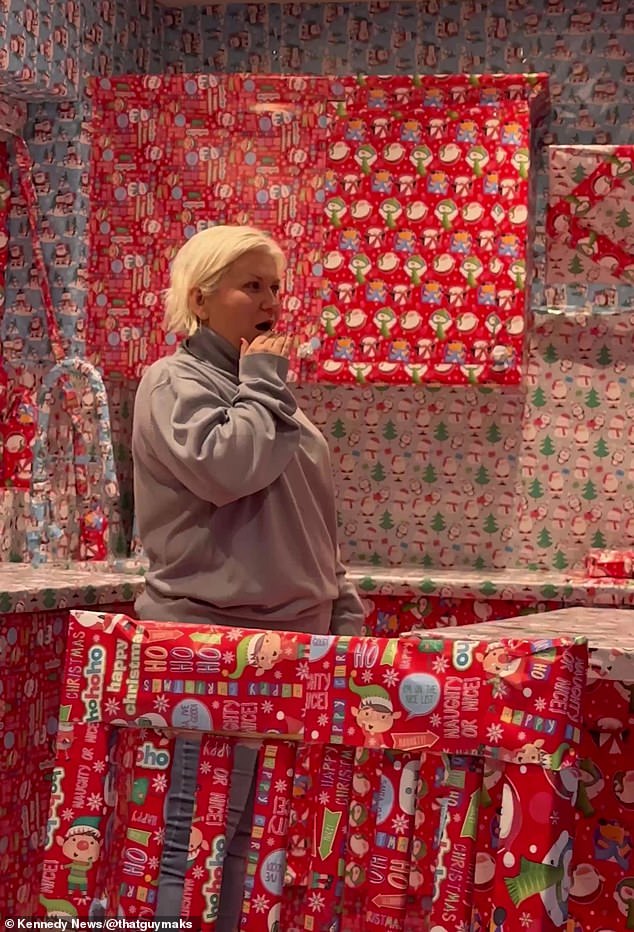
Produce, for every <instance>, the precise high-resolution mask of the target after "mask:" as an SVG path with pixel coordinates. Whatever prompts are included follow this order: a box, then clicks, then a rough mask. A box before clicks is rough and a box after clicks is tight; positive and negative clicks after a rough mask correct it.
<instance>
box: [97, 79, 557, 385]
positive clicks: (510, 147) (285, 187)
mask: <svg viewBox="0 0 634 932" xmlns="http://www.w3.org/2000/svg"><path fill="white" fill-rule="evenodd" d="M546 83H547V76H546V75H515V76H513V75H509V76H501V75H471V76H469V75H454V76H447V75H427V76H413V75H409V76H407V75H406V76H399V77H389V78H388V77H385V76H372V77H362V78H355V77H352V76H349V77H344V78H334V77H333V78H311V77H308V76H305V75H304V76H301V75H294V76H280V75H198V76H185V75H176V76H170V77H165V76H163V77H159V76H152V77H147V76H143V77H142V76H139V77H138V78H135V77H130V76H127V77H125V78H119V79H117V80H116V81H115V80H112V79H110V78H104V79H100V80H96V81H95V82H94V83H93V84H92V85H91V86H90V91H91V95H92V101H91V104H92V112H93V122H92V134H93V148H94V151H95V158H94V159H93V161H92V163H91V166H92V175H91V194H92V197H93V201H94V202H95V203H97V204H108V205H109V206H108V209H107V210H106V209H105V208H101V209H97V210H95V211H94V212H93V214H92V215H91V229H90V237H91V249H90V255H91V256H92V257H93V261H92V266H91V268H90V269H89V277H90V294H89V307H88V312H89V318H88V344H89V348H90V351H91V354H92V356H93V359H94V361H95V362H96V363H97V364H99V365H101V367H102V368H105V369H108V371H110V372H119V373H120V374H121V375H125V376H128V377H134V378H138V377H139V376H140V375H141V374H142V372H143V370H144V369H145V367H146V366H147V365H149V364H150V363H151V362H152V361H153V360H154V359H156V358H158V357H159V356H160V355H164V352H165V350H168V351H169V350H170V349H171V348H172V347H173V346H174V345H175V339H174V338H173V335H170V336H167V337H162V336H160V334H159V328H158V326H157V325H158V323H159V319H160V317H161V310H160V307H161V302H160V292H161V290H162V288H163V287H164V286H165V285H166V284H167V277H168V269H169V262H170V260H171V259H172V258H173V255H174V252H175V249H176V248H177V245H178V244H179V243H181V242H182V241H183V240H184V239H185V238H187V237H189V236H191V235H192V234H193V233H194V232H196V231H197V230H199V229H202V228H203V227H204V226H206V225H207V223H208V218H210V217H212V218H214V220H215V222H219V223H226V222H229V223H252V224H255V225H256V226H261V227H264V228H266V229H267V230H268V231H270V232H271V233H272V234H273V236H275V238H276V239H278V240H279V241H280V243H281V245H282V247H283V248H284V249H285V251H286V252H287V254H288V257H289V271H288V273H287V276H286V282H285V285H286V286H287V287H286V288H285V289H284V290H283V303H284V313H283V320H284V322H285V323H289V325H291V324H292V328H293V330H294V331H295V332H296V333H299V334H300V335H301V336H302V347H301V350H300V353H299V358H298V359H295V360H293V363H292V370H293V372H294V373H295V374H301V375H302V377H305V378H319V379H321V380H326V381H355V380H358V381H376V382H388V383H394V382H401V383H403V382H406V383H411V382H412V381H413V382H429V381H432V382H442V383H452V384H455V383H460V384H464V383H468V382H472V383H473V382H492V383H496V384H500V383H501V384H517V383H519V382H520V381H521V372H522V366H523V358H524V343H525V332H526V293H527V289H526V282H527V273H528V269H527V258H528V253H527V246H528V243H529V241H530V234H531V232H532V231H531V224H532V218H531V216H530V214H531V198H530V196H529V184H528V177H529V167H530V160H531V152H530V132H531V126H532V124H533V123H534V121H535V119H537V117H538V110H540V108H542V105H543V103H544V100H545V88H546ZM309 100H310V101H311V103H310V104H308V103H307V101H309ZM139 112H140V113H143V115H144V119H142V120H140V119H137V114H138V113H139ZM366 124H367V125H366ZM202 126H206V127H211V128H212V129H213V133H212V136H213V144H210V143H209V140H208V138H207V136H206V135H204V134H203V136H204V138H201V135H200V134H201V127H202ZM129 179H132V180H129ZM324 211H325V216H324ZM324 221H325V222H324ZM382 241H384V242H382ZM384 243H385V244H387V245H384ZM300 244H301V249H300V248H299V246H300ZM105 307H109V308H112V309H114V311H115V314H116V324H115V322H114V321H115V317H114V316H112V315H110V317H109V316H108V315H105V314H104V313H103V309H104V308H105Z"/></svg>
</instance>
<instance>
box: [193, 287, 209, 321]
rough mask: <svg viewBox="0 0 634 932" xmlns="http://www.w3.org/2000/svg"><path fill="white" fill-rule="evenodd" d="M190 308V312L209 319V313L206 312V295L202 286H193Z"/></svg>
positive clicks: (203, 318) (202, 318) (200, 317)
mask: <svg viewBox="0 0 634 932" xmlns="http://www.w3.org/2000/svg"><path fill="white" fill-rule="evenodd" d="M189 310H190V313H192V314H194V316H195V317H198V319H199V320H206V319H207V314H206V312H205V296H204V295H203V293H202V291H201V290H200V288H192V289H191V291H190V292H189Z"/></svg>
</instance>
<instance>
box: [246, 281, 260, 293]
mask: <svg viewBox="0 0 634 932" xmlns="http://www.w3.org/2000/svg"><path fill="white" fill-rule="evenodd" d="M245 287H247V288H253V290H254V291H257V290H258V288H259V287H260V283H259V282H247V284H246V286H245Z"/></svg>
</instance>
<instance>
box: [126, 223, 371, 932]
mask: <svg viewBox="0 0 634 932" xmlns="http://www.w3.org/2000/svg"><path fill="white" fill-rule="evenodd" d="M283 274H284V256H283V254H282V252H281V250H280V249H279V247H278V246H277V244H276V243H275V242H274V241H273V240H272V239H271V238H270V237H269V236H267V235H266V234H264V233H263V232H261V231H259V230H256V229H253V228H251V227H238V226H235V227H234V226H217V227H211V228H209V229H207V230H204V231H202V232H201V233H198V234H196V235H195V236H193V237H192V238H191V239H190V240H189V241H188V242H186V243H185V245H184V246H183V247H182V248H181V249H180V251H179V252H178V254H177V255H176V258H175V259H174V262H173V265H172V269H171V281H170V287H169V290H168V292H167V298H166V326H167V328H168V330H170V331H173V332H177V333H182V334H186V337H185V338H184V339H183V341H182V343H181V345H180V346H179V348H178V350H177V351H176V353H175V354H174V355H173V356H170V357H166V358H164V359H161V360H159V361H158V362H156V363H154V365H152V366H151V367H150V368H149V369H148V371H147V372H146V373H145V375H144V376H143V379H142V380H141V383H140V385H139V389H138V393H137V397H136V403H135V411H134V428H133V436H132V453H133V458H134V491H135V508H136V516H137V523H138V528H139V534H140V537H141V541H142V544H143V548H144V550H145V553H146V554H147V557H148V560H149V570H148V572H147V575H146V586H145V591H144V592H143V594H142V595H141V596H140V597H139V599H138V600H137V604H136V608H137V612H138V614H139V617H140V618H145V619H155V620H159V621H174V622H177V623H187V622H190V623H195V622H198V623H199V622H209V623H211V624H222V625H232V626H237V627H240V628H266V629H267V630H269V631H284V630H290V631H305V632H310V633H315V634H325V633H328V632H332V633H334V634H359V633H360V631H361V625H362V620H363V608H362V605H361V601H360V599H359V597H358V595H357V593H356V591H355V589H354V586H353V585H352V583H351V582H350V581H349V580H348V579H347V578H346V572H345V568H344V566H343V565H342V563H341V561H340V559H339V550H338V546H337V521H336V511H335V495H334V486H333V481H332V475H331V465H330V458H329V452H328V447H327V444H326V441H325V439H324V437H323V436H322V435H321V433H320V432H319V431H318V430H317V429H316V428H315V427H314V426H313V425H312V424H311V423H310V421H309V420H308V419H307V418H306V417H305V416H304V415H303V413H302V412H301V411H300V410H299V409H298V407H297V403H296V401H295V398H294V396H293V393H292V392H291V390H290V389H289V387H288V385H287V384H286V377H287V374H288V356H289V352H290V350H291V348H292V344H293V338H292V337H291V336H289V335H285V334H281V333H278V332H277V331H276V327H277V326H278V321H279V314H280V301H279V292H280V283H281V279H282V277H283ZM256 756H257V750H256V749H254V748H253V747H248V746H246V745H239V746H238V751H237V753H236V760H235V763H234V772H233V776H232V786H231V792H230V801H229V809H230V811H229V817H228V824H227V854H226V857H225V863H224V873H223V886H222V894H221V902H220V917H219V921H218V925H217V932H233V930H234V929H236V928H237V927H238V924H239V914H240V908H241V904H242V895H243V888H244V874H245V868H246V856H247V852H248V842H249V835H250V828H251V810H252V804H253V774H254V767H255V760H256ZM197 763H198V745H197V744H196V743H195V742H191V741H179V742H177V748H176V752H175V761H174V770H173V779H172V786H171V788H170V792H169V795H168V799H167V803H166V806H167V830H166V838H165V850H164V855H163V862H162V865H161V877H160V883H159V894H158V897H159V898H158V913H157V914H158V915H159V916H163V917H167V916H179V915H180V909H181V900H182V890H183V879H184V875H185V870H186V864H187V855H188V841H189V823H190V820H191V814H192V807H193V794H194V791H195V774H196V769H197Z"/></svg>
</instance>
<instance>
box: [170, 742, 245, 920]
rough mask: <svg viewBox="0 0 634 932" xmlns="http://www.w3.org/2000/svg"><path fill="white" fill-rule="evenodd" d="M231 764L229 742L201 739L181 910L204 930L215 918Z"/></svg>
mask: <svg viewBox="0 0 634 932" xmlns="http://www.w3.org/2000/svg"><path fill="white" fill-rule="evenodd" d="M232 763H233V741H231V740H229V739H226V738H217V737H216V736H215V735H204V736H203V738H202V741H201V749H200V763H199V771H198V781H197V786H196V797H195V801H194V816H193V819H192V826H191V831H190V836H189V851H188V857H187V874H186V876H185V886H184V890H183V903H182V907H181V909H182V915H183V916H192V917H201V918H202V920H203V921H204V923H205V926H206V928H208V929H213V928H214V926H215V923H216V919H217V917H218V904H219V901H220V888H221V885H222V865H223V858H224V853H225V823H226V818H227V808H228V804H229V789H230V785H231V782H230V781H231V767H232Z"/></svg>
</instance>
